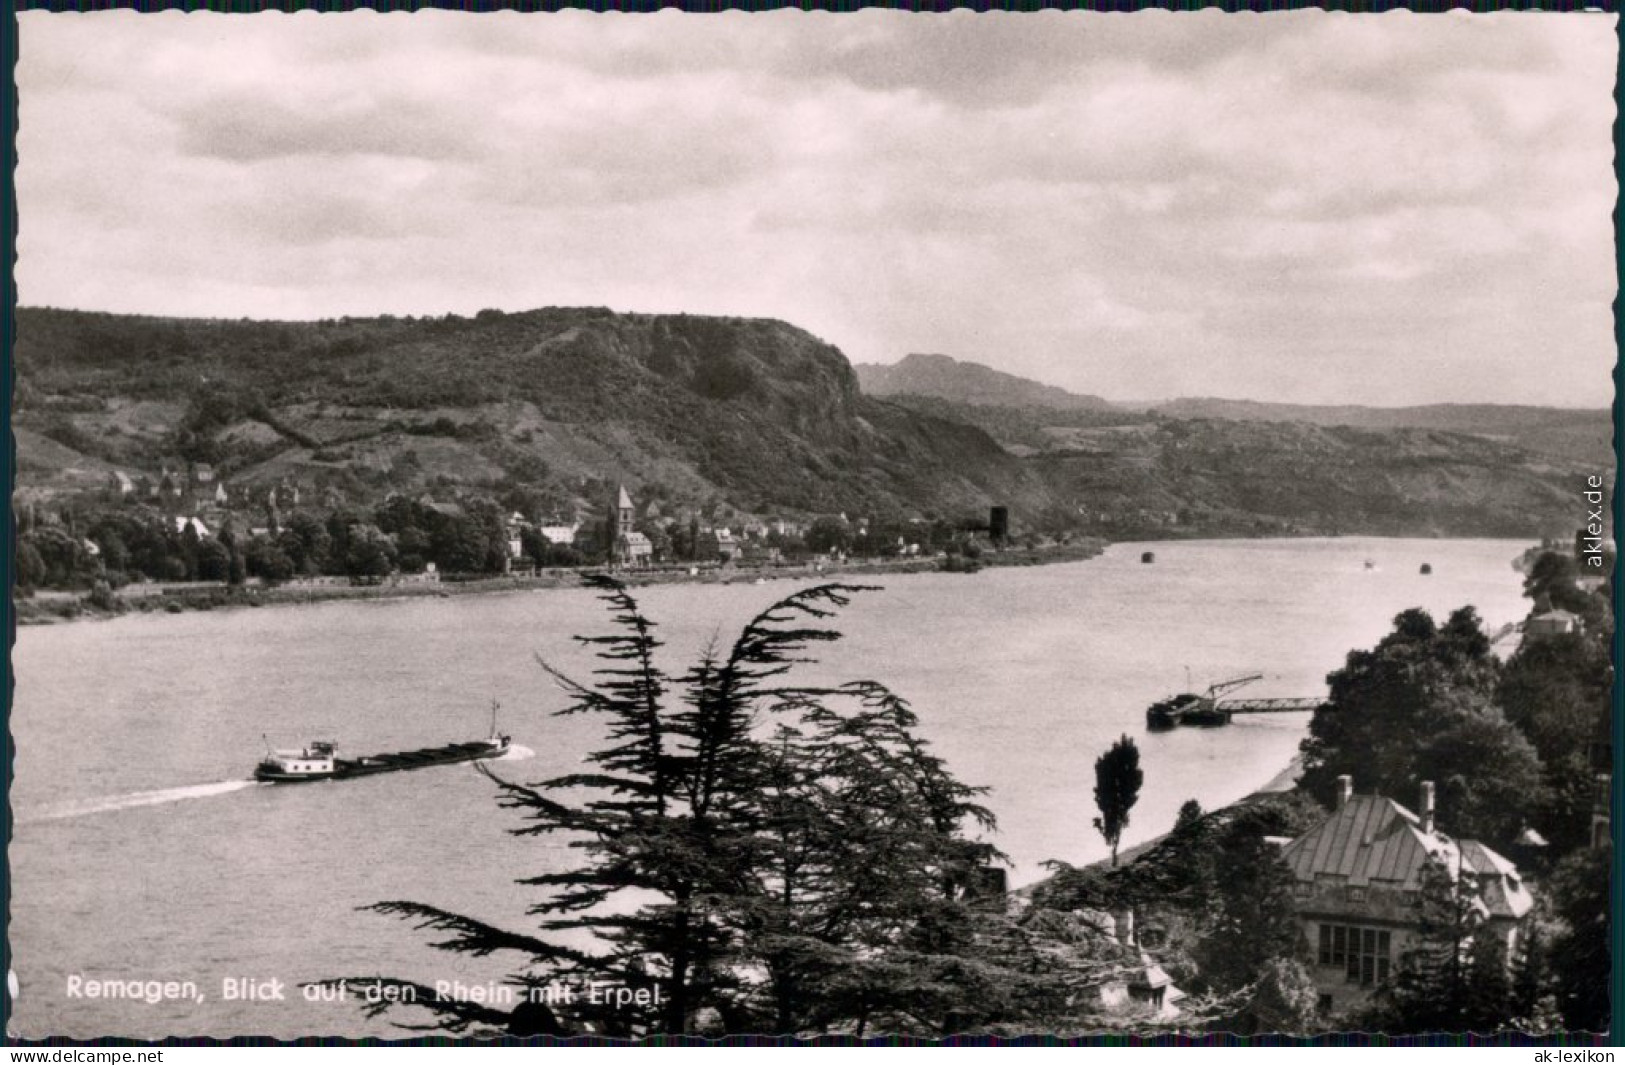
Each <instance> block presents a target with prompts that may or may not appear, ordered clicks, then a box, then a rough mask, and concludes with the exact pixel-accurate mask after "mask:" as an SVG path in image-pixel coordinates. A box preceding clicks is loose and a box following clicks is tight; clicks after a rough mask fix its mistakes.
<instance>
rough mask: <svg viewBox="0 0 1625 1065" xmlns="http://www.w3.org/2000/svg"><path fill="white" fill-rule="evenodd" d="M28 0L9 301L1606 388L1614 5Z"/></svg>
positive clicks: (1458, 389)
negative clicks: (1609, 11) (34, 6)
mask: <svg viewBox="0 0 1625 1065" xmlns="http://www.w3.org/2000/svg"><path fill="white" fill-rule="evenodd" d="M20 25H21V28H22V32H21V41H20V43H21V53H20V54H21V59H20V63H19V68H18V84H19V90H20V95H19V99H20V106H21V128H20V134H19V169H18V173H17V189H18V203H19V210H20V217H21V234H20V238H19V248H20V255H21V260H20V263H19V268H18V279H19V288H20V293H21V296H22V298H23V300H24V301H25V302H30V303H50V304H56V305H65V306H82V307H90V308H95V309H107V310H126V311H141V312H149V313H185V314H204V315H218V316H227V317H236V316H240V315H267V316H271V315H278V316H290V317H317V316H328V315H340V314H366V313H397V314H428V313H440V312H443V311H447V310H452V311H457V312H460V313H470V312H472V311H474V310H478V309H480V308H482V307H488V306H501V307H507V308H510V309H519V308H523V307H529V306H540V305H547V304H568V303H583V304H592V305H608V306H613V307H618V308H621V309H626V310H648V311H688V312H692V313H719V314H744V315H759V316H772V317H779V318H784V319H787V320H789V321H792V322H795V323H797V324H799V325H802V326H805V327H807V328H809V329H811V330H812V331H814V332H815V333H817V334H819V335H820V336H823V337H824V338H825V339H828V340H831V341H832V342H834V343H836V344H838V345H840V346H841V347H842V348H843V349H844V350H845V351H846V352H847V353H848V354H849V356H851V357H852V358H853V359H854V360H858V361H890V360H894V359H896V358H899V357H901V356H902V355H904V354H906V353H908V352H911V351H942V352H946V353H949V354H953V355H955V356H957V357H960V358H968V359H976V360H980V361H983V362H986V363H988V364H990V365H995V366H998V367H1000V368H1002V369H1008V370H1011V371H1012V372H1019V373H1025V374H1028V375H1029V376H1036V377H1040V378H1042V379H1045V380H1048V381H1052V382H1055V383H1058V384H1062V385H1065V386H1068V387H1072V388H1076V389H1079V390H1081V391H1088V392H1095V393H1100V394H1105V395H1109V396H1117V397H1129V398H1139V397H1142V396H1155V395H1159V394H1161V395H1167V394H1177V393H1186V394H1192V393H1205V394H1224V395H1249V396H1253V397H1256V398H1265V399H1295V400H1314V401H1363V402H1372V403H1402V402H1424V401H1435V400H1452V399H1454V400H1463V401H1465V400H1500V401H1504V402H1556V403H1565V404H1585V405H1593V406H1595V405H1599V404H1601V403H1603V402H1606V401H1607V399H1608V398H1609V394H1608V392H1607V370H1608V367H1609V366H1611V363H1612V357H1613V351H1612V338H1611V331H1610V328H1609V320H1608V303H1609V301H1610V300H1611V299H1612V296H1613V287H1614V286H1613V280H1612V275H1613V248H1612V239H1611V232H1612V231H1611V227H1610V224H1609V211H1610V210H1611V208H1612V205H1613V202H1614V199H1615V192H1616V190H1615V187H1614V180H1613V175H1612V169H1611V159H1612V146H1611V142H1610V128H1611V123H1612V119H1613V108H1612V101H1611V96H1610V93H1611V88H1612V78H1613V71H1614V60H1615V55H1614V49H1615V45H1614V39H1613V20H1612V19H1611V18H1603V17H1600V16H1572V17H1571V16H1552V15H1539V16H1536V15H1516V14H1510V13H1509V14H1502V15H1495V16H1488V17H1484V16H1472V17H1467V16H1460V17H1422V16H1412V15H1409V14H1406V13H1399V14H1394V15H1382V16H1342V15H1330V14H1327V13H1324V12H1317V11H1300V12H1290V13H1279V14H1271V15H1268V16H1226V15H1222V14H1220V13H1217V12H1201V13H1196V14H1180V15H1175V14H1172V13H1167V12H1142V13H1138V14H1135V15H1106V16H1097V15H1085V14H1080V13H1067V14H1060V13H1045V14H1043V15H1037V16H1015V15H1005V14H985V15H972V14H970V13H965V12H959V13H955V14H952V15H948V16H941V17H930V18H922V17H916V16H909V15H903V14H900V13H893V12H882V11H866V12H863V13H860V14H858V15H854V16H830V15H820V14H804V13H800V12H791V11H786V12H779V13H774V14H771V15H760V14H758V15H749V16H747V15H743V14H729V15H726V16H722V17H720V18H707V17H699V16H690V15H684V14H680V13H675V12H667V13H663V14H661V15H657V16H647V17H643V16H619V15H603V16H600V15H592V14H586V13H577V12H572V13H564V14H560V15H549V16H519V15H513V14H502V15H497V16H466V15H458V14H452V13H445V12H423V13H418V14H413V15H407V14H400V13H397V14H390V15H376V14H371V13H356V14H346V15H338V16H334V15H323V16H316V15H311V14H308V13H306V14H300V15H292V16H289V15H280V14H266V15H255V16H246V17H245V16H216V15H210V14H193V15H185V16H181V15H160V16H139V15H134V14H131V13H126V12H109V13H102V14H95V15H74V16H57V15H50V14H45V13H38V12H27V13H24V14H23V15H22V16H21V17H20ZM1536 294H1538V295H1536ZM1538 351H1562V352H1565V353H1567V356H1566V359H1565V361H1564V362H1563V364H1562V366H1561V368H1560V369H1558V370H1556V371H1553V370H1551V369H1549V368H1543V367H1542V365H1541V364H1540V361H1539V360H1538V359H1536V358H1534V357H1533V353H1535V352H1538Z"/></svg>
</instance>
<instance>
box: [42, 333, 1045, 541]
mask: <svg viewBox="0 0 1625 1065" xmlns="http://www.w3.org/2000/svg"><path fill="white" fill-rule="evenodd" d="M17 335H18V343H17V370H18V388H17V404H16V423H17V425H18V426H19V427H20V428H22V429H26V430H28V431H30V432H32V433H35V434H37V435H38V437H39V438H43V439H45V440H49V441H51V442H52V444H54V445H56V447H55V448H53V449H51V450H50V452H49V453H48V454H47V453H46V451H45V450H44V449H38V450H36V449H33V448H27V447H25V449H24V450H25V451H28V452H30V454H26V455H25V456H24V461H23V463H22V469H21V471H20V472H21V475H22V483H23V485H24V486H25V487H51V486H54V485H58V484H60V483H61V482H62V481H63V480H64V479H65V478H67V476H68V471H70V470H76V469H89V470H105V469H107V468H109V467H113V466H118V467H121V468H123V467H127V468H130V469H132V470H145V471H154V470H157V469H158V468H159V466H160V464H161V463H163V462H166V461H168V462H170V463H172V464H173V463H175V462H177V461H198V462H209V463H212V464H214V465H216V466H217V467H218V470H219V472H220V474H221V476H222V477H224V478H225V479H226V480H228V481H229V482H231V483H233V484H236V485H245V486H254V485H267V484H271V483H274V482H276V481H278V480H280V479H282V478H285V477H286V478H292V479H299V480H304V481H306V482H307V483H313V484H320V485H325V486H328V487H330V488H332V489H334V490H336V491H337V492H338V493H339V494H340V495H342V496H343V497H344V498H345V499H346V500H350V501H368V500H370V499H372V498H381V497H382V495H383V494H385V493H386V492H388V491H417V490H420V489H425V488H431V489H432V488H440V489H456V488H485V489H495V488H499V487H501V486H503V485H513V484H525V485H529V486H537V487H542V488H544V489H546V490H547V491H548V492H549V493H550V495H551V497H552V498H553V499H554V501H555V504H556V505H557V506H558V507H560V508H564V507H568V506H569V505H571V504H572V503H573V502H574V501H576V499H577V498H579V497H581V496H582V495H583V493H585V494H586V496H587V497H588V498H589V499H591V501H592V502H593V503H594V505H596V502H597V501H596V499H593V498H592V497H593V496H594V494H595V493H596V489H595V488H593V487H591V485H592V483H595V482H598V481H603V480H624V481H626V482H627V483H628V484H629V485H630V486H632V487H633V489H634V490H635V491H637V492H638V493H639V495H640V496H643V497H648V498H655V499H660V498H670V499H674V500H682V501H694V502H699V501H706V500H725V501H726V502H728V503H729V504H731V505H733V506H735V507H738V508H741V509H743V510H746V511H748V512H755V513H771V512H776V511H778V510H781V509H782V510H787V511H792V512H803V513H821V512H837V511H843V510H845V511H853V512H858V513H871V512H874V513H897V514H904V513H940V514H945V515H957V514H961V513H974V512H977V511H980V510H982V509H983V508H985V507H986V506H987V505H988V504H989V503H990V502H993V501H1000V502H1009V503H1010V504H1011V505H1012V506H1014V507H1016V508H1018V510H1021V511H1026V512H1036V511H1038V510H1042V509H1044V508H1045V507H1046V506H1047V505H1048V503H1049V498H1048V493H1047V490H1046V488H1045V487H1044V485H1043V484H1042V483H1041V482H1040V481H1039V480H1038V478H1037V477H1036V476H1035V475H1034V474H1032V473H1031V472H1030V471H1029V470H1028V469H1027V468H1026V467H1025V466H1024V465H1023V464H1022V463H1021V462H1019V461H1018V460H1017V459H1016V458H1015V457H1014V456H1012V455H1010V454H1008V453H1007V452H1005V451H1004V450H1002V449H1001V448H999V447H998V446H997V445H996V444H995V443H994V442H993V441H992V440H990V439H989V438H988V437H987V436H986V435H985V434H984V433H982V432H980V431H978V430H976V429H974V428H971V427H968V426H965V425H963V424H960V423H956V422H949V421H945V420H942V419H938V418H933V417H929V416H925V415H921V414H918V413H915V412H912V411H909V410H907V409H905V408H902V407H897V406H894V405H891V404H888V403H885V402H882V401H880V400H876V399H872V398H869V397H866V396H864V395H862V394H861V393H860V391H859V390H858V386H857V380H856V378H855V376H854V375H853V372H852V369H851V367H850V365H849V364H848V363H847V361H846V359H845V357H844V356H842V355H841V353H840V352H839V351H837V350H836V349H835V348H833V347H831V346H829V345H828V344H825V343H823V342H821V341H819V340H817V339H816V338H814V337H812V336H811V335H809V334H807V333H806V332H804V331H802V330H799V329H796V328H794V327H793V326H789V325H786V324H784V323H782V322H774V321H766V320H744V319H715V318H700V317H691V316H685V315H673V316H658V315H631V314H628V315H620V314H614V313H611V312H610V311H607V310H600V309H590V308H589V309H553V308H550V309H545V310H538V311H531V312H526V313H520V314H502V313H499V312H482V313H481V314H480V315H478V316H476V317H475V318H472V319H465V318H458V317H456V316H447V317H445V318H432V319H431V318H425V319H394V318H382V319H343V320H339V321H323V322H297V323H296V322H250V321H201V320H172V319H155V318H136V317H126V316H110V315H98V314H85V313H79V312H67V311H52V310H39V309H24V310H22V311H20V312H19V315H18V330H17ZM75 454H77V456H78V458H74V457H73V456H74V455H75ZM54 474H60V476H54ZM75 483H77V482H75Z"/></svg>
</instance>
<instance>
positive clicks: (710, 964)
mask: <svg viewBox="0 0 1625 1065" xmlns="http://www.w3.org/2000/svg"><path fill="white" fill-rule="evenodd" d="M589 583H590V584H591V585H592V586H593V587H595V588H597V589H598V591H599V593H600V595H601V597H602V598H603V599H604V600H605V602H606V603H608V604H609V606H610V607H611V609H612V611H613V620H614V622H615V626H616V631H615V632H614V633H613V634H611V635H606V636H596V637H586V638H581V639H582V642H584V643H586V644H587V645H589V646H590V647H592V648H593V650H594V651H595V653H596V655H597V657H598V659H599V661H600V663H601V664H600V666H599V668H598V669H597V670H596V671H595V673H594V677H595V680H594V682H593V683H591V684H584V683H580V682H577V681H575V680H571V679H570V678H568V677H565V676H564V675H562V674H560V673H558V672H556V671H554V670H552V669H551V667H546V668H548V672H549V673H550V674H551V675H552V676H553V677H554V678H555V679H556V680H557V681H558V682H559V683H560V684H561V685H562V686H563V687H564V689H565V690H566V692H567V693H568V694H569V695H570V697H571V700H572V702H571V705H570V706H568V707H567V708H565V709H564V710H563V711H561V713H564V714H590V715H593V716H594V717H596V718H597V719H598V720H599V721H600V722H602V724H603V726H604V729H605V742H604V744H603V746H601V747H600V748H598V749H597V750H595V751H593V752H592V753H591V754H590V755H589V756H588V759H587V761H588V763H589V768H587V769H585V770H584V771H582V772H580V773H575V774H571V775H568V776H565V777H560V778H556V779H553V780H549V781H546V782H543V783H541V784H536V785H521V784H515V783H511V782H507V781H503V780H500V779H498V780H497V783H498V786H499V789H500V795H501V801H502V802H503V804H504V805H505V806H508V807H510V808H513V809H516V810H519V811H522V813H523V814H524V816H525V818H526V820H527V822H528V824H526V825H525V826H524V827H522V828H520V829H517V830H516V832H517V833H518V834H519V835H522V836H531V835H548V836H557V837H560V838H564V839H568V840H570V841H571V845H572V847H573V848H574V849H575V850H576V852H577V853H578V854H579V855H580V859H581V860H580V862H579V864H577V865H576V866H575V867H574V868H571V869H568V870H563V871H554V872H547V873H543V874H541V875H539V876H536V877H533V878H530V879H528V880H527V881H525V882H526V883H528V884H532V885H536V886H541V887H545V888H547V889H549V894H548V896H547V897H546V898H545V899H544V900H542V901H541V902H539V903H538V904H537V905H536V906H535V907H534V908H533V911H532V912H533V913H535V914H536V915H538V916H539V917H540V918H541V919H542V920H541V929H542V931H541V933H540V934H539V935H530V934H514V933H509V932H506V931H503V930H501V929H497V928H494V927H491V926H489V925H486V924H484V923H483V922H480V921H478V920H476V919H472V918H469V917H464V916H461V915H457V914H453V913H450V912H447V911H445V910H441V909H438V908H435V907H430V906H425V905H423V904H420V903H413V902H398V901H397V902H385V903H380V904H378V905H377V906H376V907H374V909H377V910H379V911H380V912H384V913H389V914H395V915H399V916H402V917H406V918H408V919H412V920H415V921H417V922H419V924H420V926H423V927H430V928H435V929H439V930H443V931H447V932H449V933H451V935H450V936H449V938H447V939H446V940H444V941H442V942H439V943H437V944H435V945H436V946H437V947H440V948H441V949H445V950H451V951H460V952H465V953H472V954H490V953H494V952H497V951H513V952H516V953H517V954H519V955H520V956H521V957H522V958H523V960H524V962H525V968H524V969H523V971H522V972H520V973H519V974H517V975H516V976H515V978H514V982H515V983H516V984H519V985H521V986H525V987H534V986H540V985H544V984H548V983H551V982H554V981H559V982H563V983H565V984H570V985H577V986H579V985H584V984H586V983H588V982H603V983H609V984H614V985H618V986H623V987H627V988H631V989H634V990H644V991H648V992H650V993H651V994H650V998H649V1001H647V1002H646V1003H643V1004H641V1005H634V1006H633V1007H632V1008H630V1009H629V1008H627V1007H626V1006H625V1005H619V1006H614V1007H612V1006H609V1005H605V1006H603V1007H601V1008H598V1007H594V1006H592V1005H590V1004H588V1003H587V1002H585V1001H578V1002H577V1003H575V1004H573V1005H570V1006H557V1007H555V1008H554V1011H552V1012H549V1011H547V1010H545V1009H542V1008H541V1007H540V1006H538V1005H535V1004H532V1005H530V1006H529V1007H528V1008H527V1009H526V1010H525V1011H524V1013H523V1015H520V1014H519V1013H518V1012H515V1013H514V1014H506V1015H505V1014H502V1013H500V1012H499V1013H493V1012H492V1011H490V1010H489V1009H487V1008H485V1007H479V1006H474V1005H471V1004H465V1003H457V1002H439V1001H436V1000H434V999H432V998H430V999H420V1000H419V1004H420V1005H425V1006H427V1007H428V1008H430V1009H432V1010H434V1011H436V1012H437V1013H439V1014H440V1020H441V1023H442V1025H443V1026H444V1027H447V1028H450V1029H453V1030H461V1029H462V1028H466V1027H469V1026H476V1027H480V1028H497V1029H502V1030H506V1031H509V1032H517V1031H519V1030H521V1029H524V1030H548V1029H550V1028H558V1029H559V1030H564V1029H565V1028H568V1029H570V1030H576V1031H580V1030H586V1029H590V1030H592V1031H595V1032H598V1033H600V1034H606V1035H629V1036H637V1035H648V1034H655V1033H682V1032H689V1031H694V1030H696V1029H698V1028H701V1027H703V1028H705V1029H706V1030H707V1031H756V1032H761V1031H786V1032H818V1031H828V1030H831V1029H837V1030H845V1029H854V1028H865V1029H867V1028H872V1027H878V1028H880V1029H882V1030H887V1031H913V1032H921V1033H930V1034H942V1033H944V1032H946V1031H949V1030H952V1029H954V1028H955V1027H956V1026H957V1025H958V1024H961V1023H976V1022H978V1021H982V1020H987V1019H989V1018H990V1016H995V1015H997V1009H993V1008H992V1007H991V1006H990V1003H999V1002H1005V1001H1006V1000H1005V999H1003V998H1001V995H1002V994H1003V993H1002V992H997V991H996V989H997V988H999V987H1015V986H1018V985H1022V984H1023V981H1024V978H1022V977H1021V976H1020V975H1019V974H1014V973H1009V972H1005V971H1003V970H1002V969H1001V967H1000V966H999V965H998V964H997V963H994V962H989V961H987V960H986V959H985V958H983V957H981V956H980V955H979V953H978V952H979V949H980V948H979V944H982V943H983V942H984V940H985V938H986V933H985V931H984V926H985V922H986V919H987V914H986V912H985V911H984V910H983V909H981V908H979V907H978V906H977V905H976V898H977V893H976V887H977V885H978V884H979V882H980V877H981V876H982V870H983V869H984V868H985V867H986V865H987V863H989V862H990V861H992V860H995V859H996V858H997V855H996V853H995V852H993V851H992V850H991V848H989V847H987V846H986V845H983V844H979V843H975V842H973V841H971V840H969V839H967V838H966V837H965V835H964V831H965V829H966V827H967V826H968V825H972V824H979V825H981V826H983V827H986V828H991V827H992V818H991V816H990V815H989V814H988V813H987V812H986V811H985V810H984V809H982V808H981V807H979V806H978V805H976V803H975V802H974V797H975V794H976V792H975V790H974V789H971V788H968V787H966V786H964V785H962V784H960V783H959V782H958V781H956V780H955V779H954V778H953V777H952V776H951V774H949V773H948V771H947V769H946V767H945V766H944V765H943V764H942V763H941V762H940V760H938V759H936V758H935V757H934V756H932V755H930V754H929V752H928V750H927V749H926V747H925V745H924V743H923V742H922V741H920V740H919V739H918V737H917V736H916V735H915V734H914V727H915V724H916V722H915V719H914V717H913V714H912V712H911V711H910V710H909V709H908V707H907V706H906V705H905V704H904V703H903V702H902V701H901V700H900V699H898V698H896V697H895V696H894V695H893V694H892V693H890V692H889V691H887V690H886V689H885V688H884V687H882V686H880V685H879V684H876V683H874V682H870V681H863V682H856V683H853V684H848V685H842V686H837V687H808V686H803V685H796V684H791V683H789V682H788V678H786V677H785V674H786V673H787V672H788V671H789V670H790V669H791V667H792V666H793V665H794V664H795V663H797V662H800V661H804V660H805V659H804V658H803V654H804V652H805V651H806V649H807V648H808V647H809V646H811V645H813V644H816V643H821V642H828V641H832V640H835V639H837V638H838V634H837V633H836V632H834V631H833V630H831V629H828V628H825V627H823V625H822V622H823V620H824V619H826V618H828V617H830V616H831V615H832V614H833V612H834V610H836V609H837V608H839V607H841V606H843V605H845V604H846V603H847V602H848V601H849V600H850V597H851V596H852V595H853V594H854V593H856V592H858V591H860V590H861V589H860V588H858V587H856V586H846V585H822V586H819V587H815V588H809V589H805V590H803V591H799V592H797V593H795V594H794V595H791V596H789V597H787V598H786V599H783V600H781V601H780V602H778V603H776V604H774V605H773V606H771V607H769V608H768V609H767V610H766V611H764V612H763V613H761V614H760V615H758V616H757V617H756V618H755V619H753V620H752V621H751V622H750V623H749V624H748V625H746V626H745V628H744V630H743V631H742V632H741V634H740V636H739V638H738V639H737V640H736V641H735V642H734V644H733V646H732V648H731V649H730V650H729V651H728V652H727V653H726V654H723V653H720V652H716V651H711V652H708V653H707V654H706V655H704V656H703V657H702V659H701V660H700V661H699V663H698V664H696V665H695V666H694V667H693V668H691V669H690V670H689V671H688V672H687V673H685V674H683V675H682V676H681V677H680V678H677V679H675V680H673V679H672V678H670V677H668V675H667V674H665V673H664V672H663V671H662V670H661V669H660V668H659V667H658V666H657V665H656V662H655V652H656V651H657V649H658V648H659V646H660V643H659V641H658V640H656V639H655V637H654V633H653V629H654V626H653V624H652V623H651V622H650V621H649V620H648V619H647V618H645V617H644V616H643V614H642V613H641V611H640V610H639V609H638V606H637V604H636V603H635V602H634V601H633V599H632V598H631V596H630V595H628V594H627V592H626V590H625V589H624V588H623V587H622V586H621V585H620V584H618V583H617V582H615V581H613V580H611V579H609V578H606V577H595V578H591V579H589ZM494 779H495V778H494ZM581 933H586V934H587V936H586V938H587V940H588V941H589V942H590V945H588V946H582V945H580V944H581V940H582V936H581ZM567 943H569V944H573V945H566V944H567ZM375 982H376V981H374V980H372V979H371V978H362V979H361V980H360V981H358V980H357V979H356V978H350V979H349V984H350V986H351V987H355V986H360V985H365V984H370V983H375ZM383 982H384V983H386V984H387V983H389V982H390V981H383ZM387 1008H388V1006H387V1005H386V1004H385V1003H382V1002H379V1003H376V1004H374V1006H373V1007H372V1012H375V1013H376V1012H381V1011H382V1010H383V1009H387ZM990 1010H991V1014H990Z"/></svg>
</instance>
